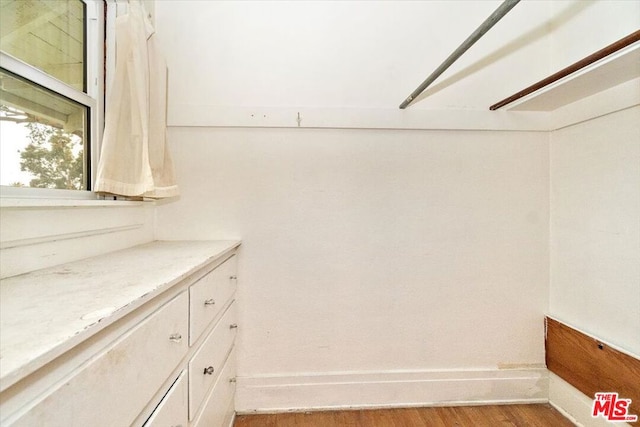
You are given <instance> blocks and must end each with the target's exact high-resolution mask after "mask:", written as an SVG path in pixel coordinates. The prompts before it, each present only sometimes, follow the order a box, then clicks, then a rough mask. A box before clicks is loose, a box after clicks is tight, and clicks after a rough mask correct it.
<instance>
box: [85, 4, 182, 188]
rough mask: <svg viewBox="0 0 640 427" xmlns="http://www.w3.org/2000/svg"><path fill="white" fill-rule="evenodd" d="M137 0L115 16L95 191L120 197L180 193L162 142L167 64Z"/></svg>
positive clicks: (164, 125) (167, 152) (165, 146)
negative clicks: (112, 57)
mask: <svg viewBox="0 0 640 427" xmlns="http://www.w3.org/2000/svg"><path fill="white" fill-rule="evenodd" d="M154 32H155V30H154V28H153V26H152V24H151V22H150V21H149V19H148V16H147V14H146V13H145V11H144V8H143V6H142V4H141V3H140V2H139V1H137V0H132V1H130V2H129V7H128V10H127V13H125V14H123V15H121V16H118V17H117V18H116V29H115V37H116V65H115V73H114V77H113V79H112V84H111V88H110V89H109V90H108V92H107V99H106V110H105V129H104V136H103V139H102V148H101V152H100V158H99V162H98V168H97V175H96V182H95V186H94V190H95V191H96V192H100V193H110V194H116V195H122V196H133V197H150V198H164V197H173V196H177V195H178V186H177V184H176V180H175V172H174V168H173V163H172V161H171V157H170V155H169V151H168V148H167V144H166V127H167V126H166V111H167V106H166V104H167V67H166V63H165V61H164V58H163V57H162V55H161V53H160V52H159V50H158V48H157V46H156V42H155V37H154Z"/></svg>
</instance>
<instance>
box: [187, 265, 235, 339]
mask: <svg viewBox="0 0 640 427" xmlns="http://www.w3.org/2000/svg"><path fill="white" fill-rule="evenodd" d="M236 271H237V257H236V256H235V255H234V256H232V257H231V258H229V259H228V260H226V261H225V262H223V263H222V264H220V265H219V266H218V267H216V268H215V269H214V270H213V271H211V272H210V273H209V274H207V275H206V276H204V277H203V278H202V279H200V280H198V281H197V282H196V283H194V284H193V285H192V286H191V288H190V289H189V308H190V313H191V314H190V324H189V326H190V327H189V345H193V344H194V343H195V342H196V340H197V339H198V338H199V337H200V335H202V333H203V332H204V330H205V329H206V328H207V326H208V325H209V324H210V323H211V321H212V320H213V319H214V318H215V317H216V316H217V315H218V314H219V313H220V312H221V310H222V309H223V308H224V305H225V303H227V301H229V299H230V298H231V296H232V295H233V293H234V292H235V290H236V281H237V280H236V277H237V276H236V274H237V273H236Z"/></svg>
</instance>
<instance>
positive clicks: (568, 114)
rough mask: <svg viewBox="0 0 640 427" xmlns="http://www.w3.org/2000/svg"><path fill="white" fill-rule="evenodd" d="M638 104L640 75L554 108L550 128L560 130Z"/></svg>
mask: <svg viewBox="0 0 640 427" xmlns="http://www.w3.org/2000/svg"><path fill="white" fill-rule="evenodd" d="M636 105H640V77H638V78H636V79H633V80H629V81H627V82H624V83H621V84H619V85H617V86H614V87H612V88H611V89H608V90H605V91H602V92H599V93H596V94H594V95H591V96H588V97H586V98H583V99H581V100H579V101H576V102H574V103H572V104H568V105H565V106H564V107H560V108H558V109H556V110H554V111H553V112H552V113H551V116H550V118H551V120H550V123H549V128H550V130H559V129H562V128H565V127H568V126H573V125H575V124H578V123H582V122H586V121H589V120H593V119H596V118H598V117H602V116H605V115H607V114H611V113H615V112H617V111H621V110H625V109H627V108H631V107H634V106H636Z"/></svg>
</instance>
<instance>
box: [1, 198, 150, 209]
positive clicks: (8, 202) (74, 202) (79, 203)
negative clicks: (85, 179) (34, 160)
mask: <svg viewBox="0 0 640 427" xmlns="http://www.w3.org/2000/svg"><path fill="white" fill-rule="evenodd" d="M149 203H150V202H149V201H144V202H135V201H121V200H98V199H80V198H78V199H63V198H60V199H57V198H29V197H15V198H9V197H0V208H3V209H5V208H6V209H10V208H18V209H26V208H82V207H85V208H97V207H111V208H122V207H133V206H142V205H143V204H149ZM151 204H155V202H151Z"/></svg>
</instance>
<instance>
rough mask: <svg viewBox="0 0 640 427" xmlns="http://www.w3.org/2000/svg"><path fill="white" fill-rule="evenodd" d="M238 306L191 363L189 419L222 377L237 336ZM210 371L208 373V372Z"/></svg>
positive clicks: (211, 334)
mask: <svg viewBox="0 0 640 427" xmlns="http://www.w3.org/2000/svg"><path fill="white" fill-rule="evenodd" d="M236 321H237V315H236V304H235V302H234V303H232V304H231V306H230V307H229V309H228V310H227V311H226V312H225V314H224V315H223V317H222V319H220V321H219V322H218V324H217V325H216V327H215V328H214V329H213V330H212V331H211V333H210V334H209V336H208V337H207V339H206V340H205V341H204V343H203V344H202V346H201V347H200V348H199V349H198V351H197V353H196V354H195V355H194V356H193V358H192V359H191V361H190V362H189V419H190V420H191V419H193V417H194V416H195V414H196V412H197V411H198V408H200V406H201V404H202V401H203V400H204V397H205V395H206V393H207V392H208V391H209V390H210V389H211V386H213V384H214V383H215V382H216V380H217V379H218V377H220V372H221V371H222V365H223V364H224V361H225V359H226V358H227V356H228V354H229V352H230V351H231V348H232V346H233V342H234V340H235V336H236V330H237V329H236V328H235V327H231V326H232V325H235V324H236ZM206 370H208V371H206Z"/></svg>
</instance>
